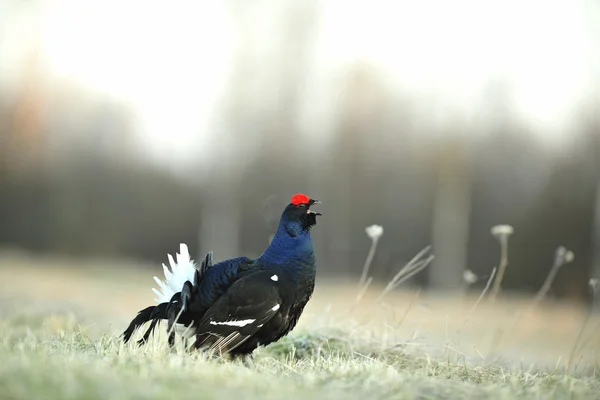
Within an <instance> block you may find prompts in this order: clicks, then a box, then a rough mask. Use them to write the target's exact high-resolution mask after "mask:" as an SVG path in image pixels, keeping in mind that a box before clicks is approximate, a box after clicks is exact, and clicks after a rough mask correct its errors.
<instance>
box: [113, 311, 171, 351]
mask: <svg viewBox="0 0 600 400" xmlns="http://www.w3.org/2000/svg"><path fill="white" fill-rule="evenodd" d="M168 306H169V304H168V303H161V304H159V305H157V306H150V307H146V308H144V309H143V310H140V311H139V312H138V313H137V315H136V316H135V318H134V319H133V320H132V321H131V323H130V324H129V326H128V327H127V329H125V332H123V341H124V342H125V343H127V342H128V341H129V339H131V336H132V335H133V333H134V332H135V330H136V329H138V328H139V327H140V326H142V325H143V324H145V323H146V322H148V321H152V322H151V324H150V327H149V328H148V329H147V330H146V333H144V337H143V339H141V340H140V342H146V341H147V340H148V338H149V337H150V335H151V334H152V332H153V331H154V328H156V325H157V324H158V321H159V320H161V319H167V309H168ZM140 344H141V343H140Z"/></svg>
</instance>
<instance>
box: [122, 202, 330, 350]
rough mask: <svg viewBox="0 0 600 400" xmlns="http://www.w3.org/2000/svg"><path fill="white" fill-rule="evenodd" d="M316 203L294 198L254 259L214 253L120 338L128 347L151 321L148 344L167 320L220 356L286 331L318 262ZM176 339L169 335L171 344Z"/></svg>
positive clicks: (308, 294)
mask: <svg viewBox="0 0 600 400" xmlns="http://www.w3.org/2000/svg"><path fill="white" fill-rule="evenodd" d="M315 203H318V201H315V200H312V199H310V198H308V197H307V196H305V195H302V194H297V195H294V196H293V197H292V200H291V202H290V204H288V205H287V207H286V208H285V210H284V211H283V213H282V215H281V219H280V222H279V225H278V227H277V231H276V233H275V235H274V237H273V239H272V240H271V243H270V245H269V246H268V247H267V249H266V250H265V251H264V252H263V254H261V256H260V257H258V258H256V259H254V260H252V259H249V258H247V257H239V258H234V259H231V260H226V261H222V262H220V263H217V264H214V265H212V253H209V254H208V255H207V256H206V257H205V259H204V260H203V261H202V263H201V265H200V266H198V267H197V268H196V269H195V271H193V272H188V274H191V275H192V278H191V279H190V278H188V279H187V280H186V281H185V282H184V284H183V285H182V287H181V288H180V289H178V290H179V291H178V292H177V293H174V294H173V295H172V297H171V298H170V300H169V301H168V302H162V303H160V304H158V305H157V306H152V307H148V308H145V309H144V310H141V311H140V312H139V313H138V315H137V316H136V318H134V319H133V321H132V322H131V323H130V325H129V327H128V328H127V329H126V330H125V332H124V334H123V337H124V340H125V342H127V341H128V340H129V339H130V338H131V335H132V334H133V332H134V330H135V329H137V328H138V327H139V326H141V325H142V324H143V323H145V322H147V321H151V324H150V327H149V328H148V330H147V331H146V333H145V334H144V338H143V339H142V340H140V344H141V343H143V342H144V341H146V340H147V339H148V337H149V335H150V334H151V333H152V331H153V330H154V328H155V327H156V325H157V322H158V321H159V320H163V319H164V320H168V321H169V324H168V328H169V331H172V329H170V328H171V327H172V326H173V324H175V323H177V324H180V325H183V326H184V327H187V329H188V331H189V332H191V333H192V334H193V335H194V336H195V339H194V342H193V345H192V348H196V349H208V350H209V351H216V352H218V353H220V354H224V353H230V354H232V355H244V354H250V353H252V351H254V349H256V347H258V346H260V345H267V344H269V343H272V342H274V341H277V340H278V339H280V338H281V337H283V336H285V335H286V334H288V333H289V332H290V331H291V330H292V329H293V328H294V327H295V326H296V323H297V322H298V319H299V318H300V315H301V314H302V311H303V310H304V307H305V305H306V304H307V302H308V301H309V299H310V297H311V296H312V293H313V291H314V285H315V275H316V261H315V255H314V249H313V244H312V239H311V233H310V232H311V228H312V227H313V226H314V225H315V224H316V216H317V215H320V214H319V213H315V212H313V211H311V209H310V207H311V206H312V205H313V204H315ZM165 275H167V278H169V274H167V273H166V274H165ZM188 276H189V275H188ZM161 286H163V285H161ZM157 293H158V292H157ZM173 341H174V333H173V332H172V333H171V334H170V335H169V342H170V343H171V344H172V343H173Z"/></svg>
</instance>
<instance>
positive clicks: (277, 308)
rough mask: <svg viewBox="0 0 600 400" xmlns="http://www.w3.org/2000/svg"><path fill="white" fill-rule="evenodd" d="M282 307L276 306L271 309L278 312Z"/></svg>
mask: <svg viewBox="0 0 600 400" xmlns="http://www.w3.org/2000/svg"><path fill="white" fill-rule="evenodd" d="M279 307H280V305H279V304H275V307H273V308H271V311H277V310H279Z"/></svg>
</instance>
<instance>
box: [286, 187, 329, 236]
mask: <svg viewBox="0 0 600 400" xmlns="http://www.w3.org/2000/svg"><path fill="white" fill-rule="evenodd" d="M320 203H321V202H320V201H319V200H315V199H311V198H309V197H308V196H307V195H305V194H302V193H297V194H295V195H293V196H292V199H291V200H290V204H288V205H287V207H286V208H285V210H284V211H283V215H282V218H281V220H282V222H283V223H284V224H285V229H286V231H287V232H288V234H289V235H290V236H298V235H299V234H301V233H302V232H303V231H309V230H310V228H312V227H313V226H314V225H316V224H317V215H321V213H318V212H314V211H312V210H311V209H310V208H311V206H313V205H314V204H320Z"/></svg>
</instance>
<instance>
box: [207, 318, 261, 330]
mask: <svg viewBox="0 0 600 400" xmlns="http://www.w3.org/2000/svg"><path fill="white" fill-rule="evenodd" d="M254 321H256V319H242V320H240V321H223V322H217V321H210V324H211V325H228V326H239V327H240V328H242V327H244V326H246V325H248V324H251V323H253V322H254Z"/></svg>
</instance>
